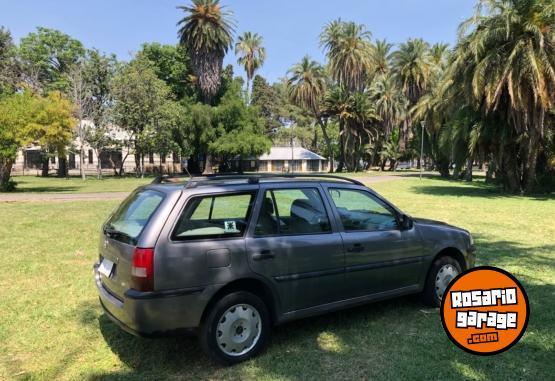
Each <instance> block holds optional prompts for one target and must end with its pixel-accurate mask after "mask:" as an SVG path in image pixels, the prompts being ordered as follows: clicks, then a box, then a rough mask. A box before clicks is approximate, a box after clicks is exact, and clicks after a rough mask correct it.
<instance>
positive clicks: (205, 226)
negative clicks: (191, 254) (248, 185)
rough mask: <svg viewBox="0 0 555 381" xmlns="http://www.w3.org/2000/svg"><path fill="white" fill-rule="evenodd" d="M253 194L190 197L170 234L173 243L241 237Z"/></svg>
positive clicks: (247, 218)
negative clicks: (175, 241)
mask: <svg viewBox="0 0 555 381" xmlns="http://www.w3.org/2000/svg"><path fill="white" fill-rule="evenodd" d="M254 197H255V193H240V194H222V195H210V196H200V197H194V198H192V199H191V200H189V202H188V203H187V206H186V207H185V209H184V211H183V213H182V214H181V217H180V218H179V220H178V222H177V225H176V227H175V229H174V231H173V233H172V239H173V240H177V241H184V240H191V239H207V238H213V239H214V238H230V237H242V236H243V235H244V234H245V231H246V229H247V226H248V222H249V217H250V214H251V211H252V207H253V203H254Z"/></svg>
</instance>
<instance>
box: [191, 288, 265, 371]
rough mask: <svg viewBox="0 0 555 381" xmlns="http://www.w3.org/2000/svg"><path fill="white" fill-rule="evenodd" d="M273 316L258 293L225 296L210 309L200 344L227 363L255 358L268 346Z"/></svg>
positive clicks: (215, 357) (242, 292) (219, 359)
mask: <svg viewBox="0 0 555 381" xmlns="http://www.w3.org/2000/svg"><path fill="white" fill-rule="evenodd" d="M269 330H270V317H269V314H268V309H267V308H266V305H265V304H264V302H263V301H262V300H261V299H260V298H259V297H258V296H256V295H254V294H251V293H249V292H244V291H239V292H234V293H231V294H228V295H225V296H224V297H222V298H221V299H220V300H218V301H217V302H216V303H215V304H214V305H213V306H212V307H211V309H210V311H209V312H208V315H207V316H206V319H205V321H204V322H203V324H202V326H201V330H200V343H201V346H202V348H203V349H204V351H205V352H206V353H207V354H208V355H209V356H210V357H212V358H213V359H214V360H216V361H218V362H220V363H223V364H225V365H231V364H235V363H238V362H241V361H244V360H246V359H248V358H251V357H253V356H255V355H257V354H258V353H260V351H261V350H262V349H263V348H264V346H265V344H266V340H267V338H268V336H269Z"/></svg>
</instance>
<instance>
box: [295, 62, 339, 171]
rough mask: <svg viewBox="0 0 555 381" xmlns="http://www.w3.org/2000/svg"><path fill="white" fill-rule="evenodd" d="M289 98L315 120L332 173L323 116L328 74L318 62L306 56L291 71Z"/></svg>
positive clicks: (332, 164) (329, 143)
mask: <svg viewBox="0 0 555 381" xmlns="http://www.w3.org/2000/svg"><path fill="white" fill-rule="evenodd" d="M288 74H289V79H288V82H287V83H288V88H289V97H290V99H291V101H292V102H293V103H294V104H296V105H297V106H299V107H302V108H304V109H305V110H307V111H308V112H309V113H311V114H312V116H313V117H314V118H315V120H316V123H318V125H319V126H320V128H321V130H322V135H323V137H324V140H325V142H326V145H327V147H328V153H329V155H330V158H329V160H330V172H333V168H334V162H333V150H332V146H331V139H330V137H329V136H328V132H327V128H326V127H327V119H326V118H324V116H323V114H322V103H323V100H324V96H325V94H326V73H325V70H324V68H323V67H322V66H321V65H320V64H319V63H318V62H316V61H314V60H312V59H310V57H309V56H304V57H303V59H302V60H301V62H299V63H297V64H295V65H294V66H293V67H292V68H291V69H289V72H288Z"/></svg>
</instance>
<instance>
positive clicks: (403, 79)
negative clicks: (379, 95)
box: [392, 38, 433, 105]
mask: <svg viewBox="0 0 555 381" xmlns="http://www.w3.org/2000/svg"><path fill="white" fill-rule="evenodd" d="M429 48H430V47H429V45H428V43H427V42H425V41H424V40H422V39H420V38H416V39H409V40H408V41H407V42H404V43H402V44H401V45H400V46H399V50H397V51H395V52H394V53H393V55H392V59H393V67H394V70H395V73H396V75H397V76H398V78H399V81H400V83H401V87H402V89H403V92H404V93H405V95H406V97H407V98H408V100H409V101H410V103H411V105H414V104H416V102H417V101H418V99H419V98H420V97H421V96H422V94H423V93H424V92H425V91H426V89H427V88H428V84H429V80H430V76H431V75H432V70H433V63H432V61H431V59H430V54H429Z"/></svg>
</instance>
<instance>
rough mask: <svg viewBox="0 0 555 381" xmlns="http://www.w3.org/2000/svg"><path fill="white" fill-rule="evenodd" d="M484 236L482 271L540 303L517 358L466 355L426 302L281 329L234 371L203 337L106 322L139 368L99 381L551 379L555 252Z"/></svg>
mask: <svg viewBox="0 0 555 381" xmlns="http://www.w3.org/2000/svg"><path fill="white" fill-rule="evenodd" d="M476 238H477V241H476V246H477V251H478V256H479V257H478V258H479V264H480V265H483V264H487V265H492V266H497V267H501V268H504V267H510V268H511V269H514V268H516V269H517V270H514V272H513V273H514V274H515V275H516V276H517V278H518V279H519V280H520V281H521V283H522V284H523V285H524V287H525V289H526V291H527V293H528V296H529V299H530V305H531V317H530V322H529V325H528V330H527V331H528V333H527V334H526V335H525V336H524V337H523V339H522V340H521V342H519V343H518V344H517V345H515V346H514V347H513V348H511V350H509V351H508V352H505V353H502V354H499V355H496V356H494V357H480V356H473V355H470V354H468V353H466V352H463V351H461V350H460V349H458V348H457V347H455V345H453V344H452V343H451V342H450V341H449V339H448V338H447V336H446V335H445V333H444V332H443V329H442V327H441V321H440V317H439V310H438V309H429V308H426V307H424V306H423V305H422V304H421V302H420V298H419V296H418V295H413V296H406V297H401V298H397V299H393V300H389V301H383V302H378V303H373V304H369V305H366V306H362V307H357V308H352V309H348V310H343V311H339V312H335V313H330V314H326V315H322V316H319V317H313V318H308V319H303V320H299V321H296V322H292V323H289V324H286V325H283V326H280V327H276V328H275V330H274V332H273V336H272V338H271V340H270V342H269V345H268V349H267V350H266V351H265V352H264V353H263V354H262V355H260V356H259V357H257V358H255V359H252V360H250V361H248V362H246V363H243V364H239V365H236V366H233V367H221V366H218V365H215V364H214V363H213V362H212V361H211V360H209V359H208V358H207V357H206V356H205V355H204V354H203V353H202V351H201V349H200V347H199V345H198V344H197V342H196V340H195V339H194V338H189V337H175V338H164V339H142V338H137V337H134V336H131V335H129V334H127V333H125V332H123V331H122V330H121V329H119V327H117V326H116V325H115V324H113V323H112V322H111V321H110V320H109V319H108V318H107V317H106V316H105V315H101V316H100V318H99V326H100V331H101V333H102V335H103V336H104V338H105V340H106V343H107V344H108V345H109V347H110V348H111V350H112V351H113V352H114V353H116V354H117V355H118V356H119V358H120V360H121V361H122V362H123V363H124V364H125V365H126V366H127V367H128V368H129V370H127V371H121V372H115V373H100V374H93V375H90V377H89V379H90V380H126V379H129V380H136V379H166V378H171V379H198V380H208V379H260V378H265V379H273V378H275V379H288V380H299V381H300V380H310V379H321V380H325V379H383V380H389V379H442V380H451V379H452V380H460V379H484V380H497V379H549V378H550V377H552V375H553V374H554V373H555V364H554V363H553V361H552V358H553V344H554V342H555V335H554V333H553V330H552V316H554V315H555V304H554V303H553V302H552V300H553V297H554V295H555V285H554V284H553V282H552V278H550V275H549V274H552V271H554V270H555V262H554V260H553V253H554V252H555V245H544V246H532V247H527V246H523V245H520V244H518V243H515V242H510V241H497V242H488V241H487V239H486V237H476ZM519 267H520V269H521V271H518V268H519ZM536 269H540V270H542V271H537V270H536ZM536 274H537V275H536ZM546 274H547V275H546ZM85 320H86V321H90V316H88V317H86V319H85ZM550 348H551V349H550Z"/></svg>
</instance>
